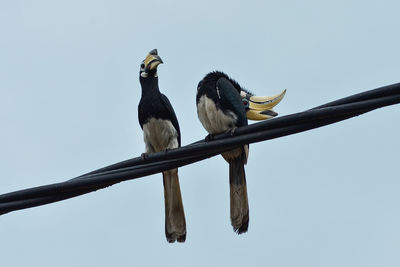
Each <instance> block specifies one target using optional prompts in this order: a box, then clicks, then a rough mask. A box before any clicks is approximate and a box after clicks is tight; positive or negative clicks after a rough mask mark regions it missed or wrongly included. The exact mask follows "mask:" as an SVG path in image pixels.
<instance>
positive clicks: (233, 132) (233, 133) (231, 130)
mask: <svg viewBox="0 0 400 267" xmlns="http://www.w3.org/2000/svg"><path fill="white" fill-rule="evenodd" d="M236 129H237V127H233V128H232V129H230V130H228V131H227V133H228V134H230V136H234V135H235V133H236Z"/></svg>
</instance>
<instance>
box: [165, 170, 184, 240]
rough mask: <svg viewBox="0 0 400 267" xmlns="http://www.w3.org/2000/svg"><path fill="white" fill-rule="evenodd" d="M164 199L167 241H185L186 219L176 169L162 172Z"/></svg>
mask: <svg viewBox="0 0 400 267" xmlns="http://www.w3.org/2000/svg"><path fill="white" fill-rule="evenodd" d="M163 183H164V200H165V235H166V237H167V241H168V242H170V243H173V242H175V241H178V242H185V240H186V221H185V213H184V210H183V203H182V195H181V190H180V187H179V178H178V169H173V170H169V171H166V172H163Z"/></svg>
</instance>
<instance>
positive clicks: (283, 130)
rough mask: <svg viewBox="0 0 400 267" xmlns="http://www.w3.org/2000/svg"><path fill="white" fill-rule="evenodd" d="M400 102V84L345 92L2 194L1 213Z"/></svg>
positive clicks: (0, 196) (0, 200)
mask: <svg viewBox="0 0 400 267" xmlns="http://www.w3.org/2000/svg"><path fill="white" fill-rule="evenodd" d="M398 103H400V83H397V84H392V85H389V86H385V87H381V88H378V89H374V90H370V91H366V92H363V93H359V94H356V95H352V96H349V97H345V98H342V99H339V100H336V101H333V102H329V103H327V104H324V105H321V106H318V107H315V108H313V109H310V110H307V111H304V112H299V113H295V114H291V115H286V116H282V117H278V118H274V119H271V120H268V121H264V122H260V123H255V124H251V125H248V126H245V127H240V128H238V129H237V130H236V131H235V134H234V136H230V135H229V134H220V135H216V136H214V138H213V140H212V141H209V142H205V141H198V142H195V143H193V144H190V145H187V146H184V147H181V148H178V149H174V150H169V151H167V152H158V153H154V154H151V155H148V156H147V157H146V158H142V157H137V158H133V159H129V160H126V161H123V162H119V163H116V164H113V165H110V166H107V167H104V168H101V169H98V170H95V171H92V172H90V173H87V174H84V175H81V176H79V177H76V178H73V179H71V180H68V181H65V182H61V183H54V184H49V185H44V186H39V187H34V188H28V189H24V190H19V191H15V192H11V193H6V194H3V195H0V214H4V213H8V212H11V211H15V210H20V209H25V208H30V207H35V206H39V205H44V204H48V203H52V202H57V201H61V200H64V199H68V198H72V197H76V196H79V195H82V194H86V193H89V192H93V191H96V190H98V189H102V188H105V187H108V186H111V185H113V184H116V183H120V182H122V181H127V180H132V179H136V178H140V177H143V176H147V175H151V174H155V173H158V172H161V171H165V170H168V169H173V168H177V167H181V166H185V165H188V164H192V163H194V162H197V161H200V160H204V159H206V158H209V157H212V156H215V155H218V154H220V153H222V152H225V151H229V150H231V149H233V148H235V147H237V146H240V145H243V144H250V143H256V142H261V141H265V140H269V139H273V138H278V137H282V136H286V135H290V134H295V133H299V132H303V131H307V130H310V129H314V128H318V127H321V126H325V125H328V124H332V123H335V122H338V121H341V120H345V119H348V118H351V117H354V116H358V115H361V114H363V113H366V112H369V111H372V110H374V109H377V108H381V107H384V106H389V105H394V104H398Z"/></svg>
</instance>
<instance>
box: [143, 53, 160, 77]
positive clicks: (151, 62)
mask: <svg viewBox="0 0 400 267" xmlns="http://www.w3.org/2000/svg"><path fill="white" fill-rule="evenodd" d="M143 63H144V68H145V71H146V72H147V71H149V70H154V69H156V68H157V66H158V65H160V64H162V63H164V62H163V61H162V59H161V58H160V57H159V56H158V54H157V49H153V50H151V51H150V52H149V54H148V55H147V57H146V58H145V59H144V61H143Z"/></svg>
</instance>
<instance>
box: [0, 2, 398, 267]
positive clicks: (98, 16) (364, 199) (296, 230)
mask: <svg viewBox="0 0 400 267" xmlns="http://www.w3.org/2000/svg"><path fill="white" fill-rule="evenodd" d="M399 9H400V4H399V2H398V1H352V0H350V1H349V0H346V1H344V0H337V1H330V2H327V1H279V2H278V1H274V2H270V1H251V0H248V1H234V0H229V1H228V0H226V1H215V0H214V1H211V0H202V1H196V2H191V1H161V0H159V1H140V2H139V1H98V0H97V1H94V0H93V1H76V0H69V1H51V0H47V1H45V0H38V1H23V0H21V1H18V0H2V1H0V122H1V131H0V162H1V163H0V166H1V177H0V193H6V192H10V191H14V190H19V189H23V188H28V187H32V186H38V185H43V184H49V183H55V182H61V181H64V180H67V179H70V178H73V177H76V176H78V175H81V174H83V173H86V172H88V171H91V170H94V169H98V168H100V167H103V166H106V165H110V164H112V163H115V162H119V161H122V160H125V159H128V158H132V157H136V156H139V155H140V154H141V153H142V152H143V151H144V143H143V137H142V131H141V129H140V126H139V123H138V119H137V105H138V103H139V99H140V94H141V88H140V84H139V78H138V75H139V68H140V63H141V61H142V60H143V59H144V57H145V56H146V54H147V53H148V52H149V51H150V50H151V49H153V48H157V49H158V52H159V55H160V56H161V58H162V59H163V61H164V63H165V64H163V65H160V67H159V71H158V73H159V82H160V89H161V91H162V92H163V93H165V94H166V95H167V96H168V97H169V99H170V101H171V103H172V105H173V106H174V109H175V111H176V113H177V116H178V119H179V122H180V128H181V132H182V144H189V143H192V142H194V141H197V140H200V139H202V138H204V137H205V135H206V134H207V133H206V131H205V130H204V129H203V127H202V125H201V123H200V122H199V120H198V118H197V113H196V105H195V95H196V86H197V83H198V82H199V81H200V79H201V78H202V77H203V76H204V75H205V74H206V73H208V72H209V71H212V70H221V71H224V72H226V73H227V74H229V75H230V76H231V77H233V78H234V79H236V80H237V81H238V82H239V83H240V84H241V85H243V86H244V87H246V88H247V89H249V90H251V91H253V92H254V93H256V94H257V95H273V94H277V93H279V92H280V91H281V90H283V89H285V88H287V89H288V91H287V94H286V97H285V98H284V99H283V101H282V102H281V103H280V104H279V105H278V106H277V107H276V108H275V110H276V111H277V112H278V113H279V114H280V115H286V114H291V113H295V112H299V111H303V110H306V109H309V108H312V107H314V106H317V105H320V104H323V103H326V102H329V101H332V100H335V99H338V98H341V97H345V96H348V95H351V94H355V93H359V92H362V91H365V90H369V89H373V88H376V87H380V86H384V85H388V84H392V83H396V82H399V81H400V75H399V73H400V64H399V62H400V53H399V47H400V34H399V29H400V19H399ZM399 114H400V106H392V107H387V108H383V109H380V110H376V111H373V112H371V113H367V114H365V115H362V116H359V117H356V118H353V119H350V120H347V121H344V122H340V123H337V124H334V125H330V126H327V127H323V128H319V129H316V130H312V131H308V132H305V133H300V134H296V135H292V136H287V137H284V138H279V139H275V140H271V141H267V142H262V143H258V144H254V145H252V146H251V149H250V157H249V163H248V165H247V166H246V173H247V184H248V194H249V205H250V226H249V231H248V233H246V234H243V235H240V236H238V235H236V234H235V233H234V232H233V230H232V227H231V225H230V219H229V186H228V171H229V169H228V164H226V162H225V161H224V160H223V159H222V157H220V156H218V157H214V158H211V159H208V160H205V161H202V162H198V163H196V164H193V165H190V166H186V167H183V168H180V169H179V175H180V181H181V190H182V195H183V202H184V207H185V213H186V222H187V231H188V233H187V240H186V243H184V244H176V243H175V244H169V243H167V241H166V240H165V235H164V206H163V205H164V204H163V188H162V178H161V174H157V175H153V176H150V177H146V178H143V179H137V180H134V181H128V182H124V183H121V184H118V185H115V186H112V187H110V188H107V189H104V190H100V191H97V192H95V193H90V194H88V195H84V196H81V197H77V198H74V199H70V200H66V201H63V202H58V203H54V204H50V205H46V206H41V207H37V208H32V209H26V210H21V211H17V212H12V213H9V214H6V215H3V216H0V262H1V266H7V267H13V266H59V267H64V266H68V267H69V266H96V267H100V266H277V267H280V266H306V267H311V266H324V267H330V266H340V267H345V266H351V267H353V266H363V267H366V266H399V265H400V256H399V255H400V254H399V251H400V228H399V225H400V212H399V203H400V194H399V191H400V174H399V168H398V167H399V166H398V164H399V155H400V152H399V148H400V139H399V134H400V126H399V123H398V121H399V119H398V118H399Z"/></svg>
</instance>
